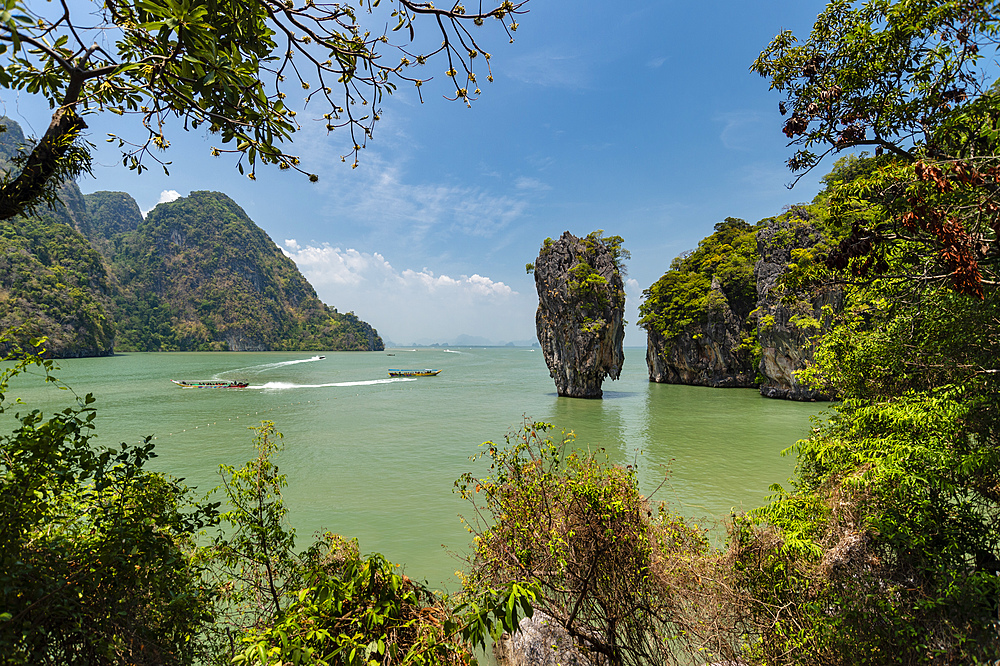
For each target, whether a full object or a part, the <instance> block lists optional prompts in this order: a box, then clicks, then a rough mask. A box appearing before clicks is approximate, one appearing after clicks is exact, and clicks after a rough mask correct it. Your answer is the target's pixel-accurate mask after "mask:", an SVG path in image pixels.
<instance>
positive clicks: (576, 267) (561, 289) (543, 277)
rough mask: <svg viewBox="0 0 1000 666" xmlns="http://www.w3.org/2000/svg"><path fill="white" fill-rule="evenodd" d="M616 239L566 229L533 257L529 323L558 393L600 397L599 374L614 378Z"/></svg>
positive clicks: (618, 325) (617, 358)
mask: <svg viewBox="0 0 1000 666" xmlns="http://www.w3.org/2000/svg"><path fill="white" fill-rule="evenodd" d="M620 240H621V239H617V238H615V239H602V238H601V237H600V235H599V234H597V233H593V234H590V235H588V236H587V237H585V238H582V239H581V238H577V237H576V236H574V235H572V234H571V233H569V232H568V231H567V232H565V233H564V234H563V235H562V236H561V237H560V238H559V240H558V241H555V242H552V241H551V240H546V243H545V244H544V245H543V246H542V250H541V252H539V255H538V259H537V260H536V262H535V287H536V289H537V290H538V310H537V312H536V313H535V329H536V332H537V334H538V342H539V343H540V344H541V347H542V352H543V354H544V356H545V363H546V364H547V365H548V368H549V374H550V375H551V376H552V378H553V379H554V380H555V384H556V390H557V392H558V393H559V395H561V396H568V397H573V398H600V397H601V396H602V395H603V391H602V390H601V384H602V382H603V381H604V378H605V377H611V378H612V379H618V376H619V375H620V373H621V368H622V364H623V363H624V361H625V354H624V351H623V350H622V342H623V340H624V339H625V328H624V312H625V288H624V285H623V283H622V278H621V274H620V272H619V270H618V265H617V256H616V252H617V251H618V250H619V249H620ZM607 241H612V242H611V243H608V242H607ZM615 241H617V244H615Z"/></svg>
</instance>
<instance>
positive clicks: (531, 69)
mask: <svg viewBox="0 0 1000 666" xmlns="http://www.w3.org/2000/svg"><path fill="white" fill-rule="evenodd" d="M588 69H589V67H588V64H587V62H586V60H585V58H584V57H583V56H581V55H578V54H576V53H570V52H568V51H567V49H565V48H561V47H556V46H550V47H548V48H545V49H541V50H539V51H535V52H533V53H522V54H521V55H518V56H514V57H513V58H511V60H510V66H508V67H506V68H505V70H506V73H507V75H508V76H510V77H511V78H514V79H518V80H520V81H523V82H524V83H530V84H534V85H538V86H544V87H546V88H568V89H570V90H579V89H581V88H584V87H586V86H587V83H588V81H587V80H588Z"/></svg>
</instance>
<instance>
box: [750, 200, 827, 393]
mask: <svg viewBox="0 0 1000 666" xmlns="http://www.w3.org/2000/svg"><path fill="white" fill-rule="evenodd" d="M821 240H822V237H821V235H820V233H819V231H818V230H817V229H816V228H815V227H813V226H812V225H810V224H808V223H807V222H805V221H802V220H795V219H791V220H776V221H774V222H772V223H771V224H769V225H767V226H766V227H764V228H763V229H761V230H760V231H758V232H757V253H758V255H759V256H760V260H759V261H758V262H757V265H756V266H755V267H754V276H755V278H756V281H757V310H756V312H757V327H758V331H759V333H758V336H759V340H760V347H761V361H760V374H761V375H763V376H764V378H765V381H764V382H763V383H762V384H761V386H760V393H761V395H763V396H764V397H767V398H786V399H789V400H829V399H830V398H831V396H828V395H825V394H824V393H822V392H820V391H816V390H813V389H810V388H808V387H806V386H803V385H802V383H801V382H799V381H798V379H796V377H795V372H796V371H798V370H803V369H805V368H806V366H807V365H808V364H809V363H811V362H812V359H813V352H812V340H813V339H814V338H815V337H817V336H818V335H820V334H822V333H824V332H825V331H827V330H829V328H830V324H831V319H832V318H831V316H830V314H829V313H828V312H827V311H825V310H824V306H830V309H832V310H833V311H838V310H840V308H841V307H842V305H843V291H842V290H841V289H840V288H839V287H833V286H826V287H820V288H818V289H817V290H815V291H814V292H812V293H810V294H807V295H801V294H795V295H793V296H794V297H792V298H789V294H788V293H787V292H786V291H785V290H784V289H783V288H782V287H781V285H780V284H779V280H780V279H781V277H782V276H783V275H784V274H785V272H786V271H787V266H788V264H789V263H791V261H792V251H793V250H795V249H803V248H811V247H813V246H815V245H816V244H817V243H819V242H820V241H821Z"/></svg>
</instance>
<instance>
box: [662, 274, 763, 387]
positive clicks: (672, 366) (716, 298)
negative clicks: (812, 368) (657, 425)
mask: <svg viewBox="0 0 1000 666" xmlns="http://www.w3.org/2000/svg"><path fill="white" fill-rule="evenodd" d="M710 297H711V300H712V302H713V304H712V306H711V307H710V308H709V310H708V312H707V315H706V318H705V321H704V322H699V323H694V324H691V325H689V326H688V327H686V328H685V330H684V331H682V332H680V333H678V334H677V335H676V336H674V337H673V338H667V337H665V336H664V335H663V333H661V332H660V331H658V330H657V329H656V328H653V327H649V328H648V329H647V338H646V365H647V367H648V368H649V380H650V381H652V382H659V383H661V384H690V385H693V386H711V387H713V388H749V387H754V386H757V381H756V373H755V371H754V368H753V364H752V363H751V362H750V358H749V354H748V353H747V351H746V350H745V349H744V335H745V331H744V328H745V326H744V321H745V316H744V317H743V318H741V317H737V316H736V315H735V314H734V313H733V310H732V308H731V307H730V304H729V300H728V299H727V298H726V295H725V293H724V292H723V291H722V285H721V284H720V283H719V280H718V279H713V281H712V285H711V292H710Z"/></svg>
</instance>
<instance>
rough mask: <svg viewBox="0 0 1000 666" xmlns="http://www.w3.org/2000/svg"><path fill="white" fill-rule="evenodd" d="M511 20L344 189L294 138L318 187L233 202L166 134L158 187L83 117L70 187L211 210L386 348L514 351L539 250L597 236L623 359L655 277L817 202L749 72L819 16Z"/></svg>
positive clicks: (197, 152)
mask: <svg viewBox="0 0 1000 666" xmlns="http://www.w3.org/2000/svg"><path fill="white" fill-rule="evenodd" d="M525 7H526V9H528V10H529V11H528V13H527V14H525V15H523V16H521V17H519V19H518V23H519V29H518V30H517V32H516V35H515V37H516V39H515V41H514V43H512V44H510V43H508V40H507V38H506V36H505V35H504V34H503V33H502V32H500V31H498V30H496V29H495V28H491V27H490V23H487V24H486V26H484V28H481V29H480V31H481V35H480V37H481V41H482V42H483V43H484V44H485V45H486V47H487V48H488V50H489V51H490V53H491V54H492V60H491V64H492V71H493V75H494V82H493V83H485V82H484V81H483V79H484V78H485V77H484V76H480V81H481V83H482V89H483V93H482V95H481V96H480V98H479V99H478V100H476V101H475V102H474V103H473V104H472V108H466V107H465V105H464V104H461V103H456V102H450V101H447V100H445V99H444V97H443V96H444V95H445V94H447V93H449V92H453V91H452V90H451V86H450V84H449V83H448V82H447V81H446V79H445V77H444V76H443V74H444V71H445V70H446V69H447V68H448V66H447V64H446V62H444V61H440V60H439V61H433V60H432V61H431V62H430V63H429V64H428V65H426V66H425V69H426V70H427V71H426V72H424V73H422V74H421V75H422V76H431V75H433V76H434V77H435V80H433V81H431V82H429V83H427V84H425V85H424V87H423V97H424V102H423V103H421V102H420V101H419V99H418V98H417V95H416V92H415V90H414V89H413V88H410V87H407V86H402V87H401V88H400V89H399V90H398V91H397V92H396V93H395V94H394V95H392V96H391V97H389V98H387V99H385V100H383V103H382V105H381V108H382V114H381V115H382V120H381V121H380V123H379V124H378V125H377V126H376V129H375V136H374V140H373V141H371V142H370V143H369V145H368V147H367V148H366V149H365V150H364V151H363V152H362V154H361V162H360V166H359V167H358V168H356V169H351V167H350V160H348V162H347V163H346V164H345V163H343V162H341V160H340V156H341V155H342V154H343V153H344V152H345V146H346V140H345V138H344V136H343V135H342V133H339V132H333V133H332V134H329V135H328V134H327V133H326V132H325V130H320V129H319V126H320V124H319V123H312V122H303V130H302V131H301V132H298V133H297V134H296V135H295V137H296V138H295V143H294V146H292V147H291V148H290V151H291V152H295V153H296V154H298V155H300V156H301V159H302V165H303V167H304V168H305V169H306V170H308V171H310V172H313V173H316V174H318V175H319V182H317V183H310V182H308V181H307V180H306V178H305V177H304V176H302V175H301V174H296V173H288V172H279V171H278V170H277V169H276V168H268V167H260V168H258V170H257V179H256V181H250V180H249V179H247V178H246V177H245V176H241V175H240V174H239V173H238V172H237V171H236V169H235V160H234V159H232V158H230V157H227V156H222V157H219V158H213V157H211V156H210V150H211V146H212V145H216V144H218V143H219V141H218V138H217V137H213V136H210V135H207V134H206V133H204V132H202V131H200V130H199V131H197V132H187V133H185V132H184V131H183V130H182V129H180V128H172V129H171V128H168V137H167V138H168V139H169V140H170V141H171V147H170V149H169V150H168V151H167V152H166V153H165V154H164V159H167V160H169V161H170V162H171V164H170V166H169V171H170V175H169V176H167V175H165V174H163V172H162V171H161V170H158V169H157V168H155V166H154V168H152V169H150V170H149V171H146V172H144V173H142V174H141V175H137V174H136V173H134V172H132V171H129V170H128V169H126V168H125V167H123V166H121V160H120V154H119V153H118V152H117V151H116V149H115V148H114V147H112V146H110V145H109V144H107V143H106V142H105V141H104V139H105V137H106V134H107V132H110V131H116V132H119V133H122V134H126V135H127V134H128V133H129V131H130V130H131V132H132V133H133V134H134V135H135V136H140V130H141V128H140V127H139V126H138V120H132V119H130V118H127V117H126V118H124V119H122V118H119V117H117V116H110V114H108V115H106V116H99V115H97V116H88V117H87V122H88V124H89V125H90V135H89V140H90V141H92V142H93V143H94V144H95V145H97V152H96V159H95V165H94V173H93V177H84V178H82V179H81V180H80V186H81V188H82V189H83V191H84V192H88V193H89V192H94V191H97V190H112V191H125V192H128V193H130V194H131V195H132V196H133V197H134V198H135V199H136V201H137V202H138V203H139V207H140V208H141V209H142V210H144V211H148V210H150V209H152V208H153V207H154V206H156V205H157V204H158V203H160V202H163V201H170V200H172V199H175V198H177V197H178V196H186V195H187V194H188V193H189V192H191V191H195V190H215V191H221V192H224V193H226V194H228V195H229V196H230V197H232V198H233V199H234V200H235V201H236V202H237V203H238V204H240V205H241V206H242V207H243V209H244V210H245V211H246V212H247V214H248V215H249V216H250V217H251V219H253V220H254V221H255V222H256V223H257V224H258V225H259V226H260V227H262V228H263V229H264V230H265V231H266V232H267V233H268V235H269V236H270V237H271V239H272V240H274V242H275V243H277V244H278V245H279V246H280V247H281V248H282V249H283V250H284V251H285V253H286V254H287V255H288V256H289V257H291V258H292V259H293V260H294V261H295V263H296V264H297V265H298V267H299V270H300V271H301V272H302V273H303V274H304V275H305V276H306V278H307V279H308V280H309V281H310V282H311V283H312V285H313V286H314V287H315V289H316V291H317V293H318V295H319V296H320V298H321V299H322V300H323V301H324V302H326V303H327V304H329V305H331V306H334V307H336V308H338V309H339V310H340V311H342V312H347V311H353V312H355V313H356V314H357V315H358V316H359V317H360V318H362V319H363V320H365V321H367V322H369V323H371V324H372V325H373V326H374V327H375V328H376V329H377V330H378V331H379V333H380V334H381V335H382V337H383V338H384V339H386V340H387V341H389V342H391V343H395V344H397V345H403V346H407V345H410V344H411V343H420V344H427V343H432V342H441V343H453V342H454V341H455V340H456V339H458V338H459V336H471V338H470V337H466V338H463V339H465V340H469V339H476V340H480V341H489V342H492V343H496V344H503V343H505V342H510V341H513V342H516V343H519V344H530V343H531V342H532V341H534V340H535V330H534V313H535V309H536V307H537V305H538V298H537V295H536V292H535V286H534V278H533V277H532V276H531V275H528V274H527V273H526V271H525V264H526V263H529V262H533V261H534V259H535V257H536V256H537V254H538V250H539V248H540V246H541V243H542V241H543V240H544V239H545V238H546V237H552V238H557V237H558V236H559V235H561V234H562V233H563V232H564V231H570V232H572V233H573V234H575V235H577V236H583V235H586V234H587V233H589V232H591V231H593V230H595V229H603V230H604V232H605V235H618V236H622V237H623V238H624V240H625V247H626V248H627V249H628V250H630V251H631V254H632V258H631V260H629V261H628V262H627V270H628V275H627V280H626V293H627V306H626V319H627V320H628V322H629V324H628V325H627V327H626V341H625V344H626V345H627V346H644V345H645V332H644V331H642V330H641V329H640V328H638V327H637V326H636V325H635V322H636V320H637V319H638V314H637V308H638V305H639V303H640V302H641V300H642V291H643V289H645V288H648V287H649V286H650V285H651V284H652V283H653V282H655V281H656V280H657V279H658V278H659V277H660V276H661V275H662V274H663V273H664V272H665V271H666V270H667V268H668V267H669V265H670V262H671V260H672V259H673V258H674V257H676V256H677V255H678V254H680V253H682V252H684V251H686V250H690V249H693V248H694V247H696V246H697V244H698V241H699V240H701V239H702V238H703V237H705V236H706V235H708V234H710V233H711V232H712V230H713V226H714V225H715V224H716V223H717V222H719V221H721V220H723V219H724V218H726V217H729V216H732V217H740V218H743V219H745V220H747V221H749V222H756V221H757V220H760V219H762V218H764V217H769V216H771V215H776V214H779V213H780V212H782V210H783V209H784V208H785V207H786V206H788V205H791V204H794V203H798V202H803V201H809V200H810V199H812V197H813V196H814V195H815V194H816V192H817V191H818V181H819V177H820V176H822V174H823V173H824V172H825V169H824V168H822V167H821V168H820V169H818V170H817V171H816V172H815V173H814V174H812V175H810V176H808V177H806V178H804V179H803V180H801V181H800V182H799V183H798V184H797V185H796V186H795V188H794V189H792V190H789V189H788V188H787V187H786V185H787V184H788V183H790V182H791V175H790V172H789V171H788V170H787V168H786V167H785V160H787V159H788V157H789V156H790V155H791V154H792V149H791V148H788V147H787V146H786V140H785V137H784V135H783V134H782V132H781V127H782V118H781V116H780V115H779V113H778V110H777V107H778V101H779V97H778V95H777V93H774V92H772V91H769V90H768V86H769V83H768V81H766V80H765V79H762V78H760V77H759V76H757V75H756V74H754V73H752V72H750V71H749V67H750V65H751V63H752V62H753V61H754V59H755V58H756V56H757V54H758V53H759V52H760V51H761V50H762V49H763V48H764V47H766V46H767V44H768V43H769V41H770V40H771V39H772V38H773V37H774V36H775V35H776V34H777V33H778V32H780V31H781V30H783V29H790V30H792V31H793V32H794V33H795V34H796V35H797V36H799V37H800V38H802V39H804V38H805V37H806V36H807V35H808V32H809V30H810V28H811V26H812V23H813V22H814V20H815V18H816V15H817V14H818V13H819V12H820V11H821V10H822V9H823V7H824V3H823V2H817V1H814V0H750V1H747V0H741V1H730V0H706V1H704V2H698V3H692V2H688V1H686V0H685V1H675V0H646V1H645V2H636V3H619V4H618V5H608V4H606V3H596V2H584V3H581V2H579V1H572V2H571V1H569V0H530V2H528V3H527V5H526V6H525ZM421 27H422V26H421V25H420V24H418V25H417V27H416V29H417V31H418V32H419V31H420V29H421ZM426 27H428V28H429V27H430V26H426ZM397 34H398V33H397ZM2 105H3V108H2V112H3V113H4V114H5V115H7V116H8V117H11V118H13V119H14V120H16V121H18V122H19V123H21V125H22V127H23V128H24V129H25V132H26V133H28V134H33V135H35V136H39V135H41V134H42V133H44V130H45V128H46V127H47V125H48V118H49V113H50V112H49V111H48V109H47V107H46V106H45V105H43V104H42V103H40V101H39V100H37V99H33V98H31V97H30V96H27V95H24V94H22V95H17V94H16V93H12V92H10V91H8V92H7V93H6V97H5V98H4V99H3V100H2ZM308 116H309V112H308V110H306V111H305V112H302V113H300V116H299V118H300V120H302V119H305V118H306V117H308ZM130 122H133V123H134V127H131V128H130V127H129V126H128V124H129V123H130ZM827 166H830V165H827Z"/></svg>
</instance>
